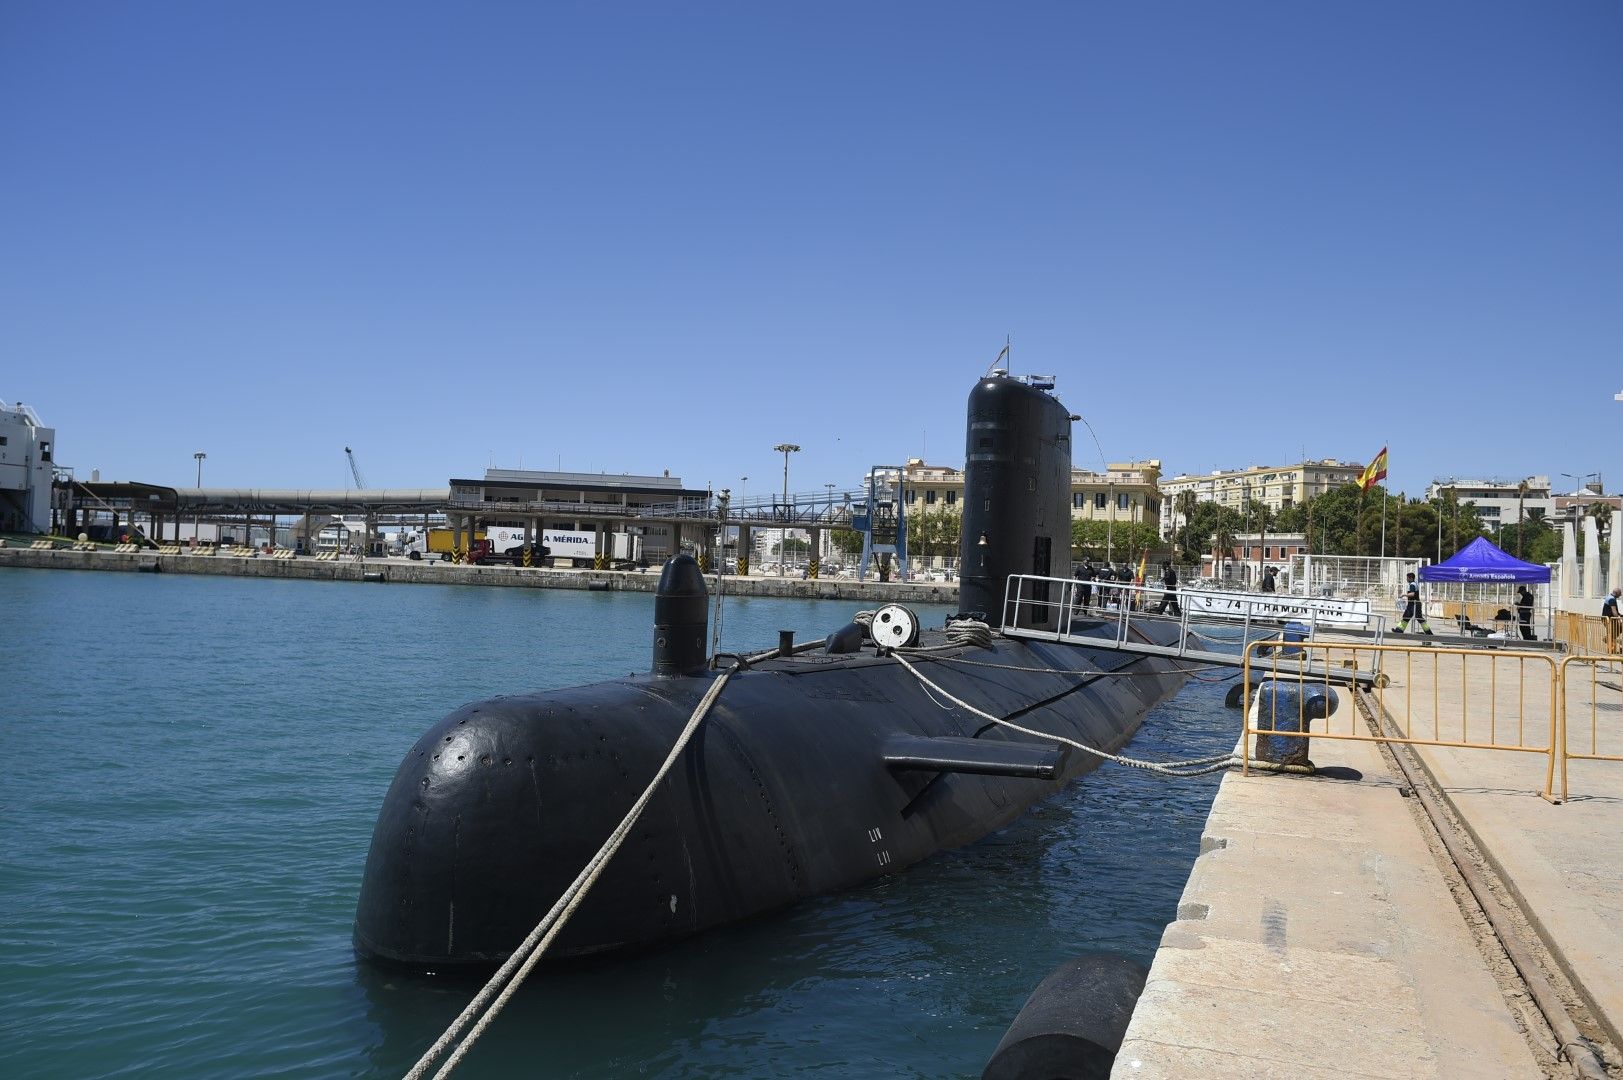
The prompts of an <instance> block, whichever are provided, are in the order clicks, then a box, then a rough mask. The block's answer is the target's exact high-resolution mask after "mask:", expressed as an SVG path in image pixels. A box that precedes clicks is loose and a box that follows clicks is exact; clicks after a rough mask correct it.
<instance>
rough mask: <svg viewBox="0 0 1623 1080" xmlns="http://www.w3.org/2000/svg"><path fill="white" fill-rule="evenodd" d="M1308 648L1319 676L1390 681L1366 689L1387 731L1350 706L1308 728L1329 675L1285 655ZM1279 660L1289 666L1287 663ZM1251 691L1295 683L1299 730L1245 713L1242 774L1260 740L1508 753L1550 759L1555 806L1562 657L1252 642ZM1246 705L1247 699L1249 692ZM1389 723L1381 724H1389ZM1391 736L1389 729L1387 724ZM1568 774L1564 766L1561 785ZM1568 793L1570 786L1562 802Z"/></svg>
mask: <svg viewBox="0 0 1623 1080" xmlns="http://www.w3.org/2000/svg"><path fill="white" fill-rule="evenodd" d="M1292 649H1299V650H1301V654H1300V659H1312V658H1317V659H1318V660H1319V661H1320V663H1319V664H1318V665H1316V666H1317V667H1319V668H1320V669H1321V670H1322V671H1326V672H1327V671H1329V670H1330V669H1331V668H1334V667H1352V668H1354V669H1359V668H1363V667H1370V668H1374V669H1376V670H1379V671H1380V672H1381V673H1382V675H1383V676H1384V677H1383V678H1382V679H1380V680H1378V681H1377V682H1376V684H1375V689H1373V690H1372V691H1369V693H1371V695H1372V696H1373V698H1374V702H1375V705H1376V707H1377V712H1378V713H1379V714H1380V716H1378V717H1377V720H1378V722H1380V730H1379V731H1378V732H1377V731H1370V730H1369V729H1368V728H1367V727H1366V726H1365V725H1363V724H1362V723H1361V722H1360V717H1359V712H1358V710H1357V708H1356V707H1349V706H1352V704H1353V703H1352V702H1350V701H1348V702H1345V703H1343V704H1342V705H1338V707H1337V708H1336V709H1335V710H1334V711H1332V712H1331V713H1330V715H1329V716H1328V717H1327V718H1326V719H1325V721H1324V727H1325V730H1324V731H1322V732H1319V731H1309V718H1308V716H1307V713H1306V704H1307V700H1308V697H1309V695H1308V694H1307V693H1306V692H1305V691H1306V689H1307V688H1308V687H1310V686H1311V687H1313V688H1314V689H1316V690H1324V691H1328V690H1329V689H1330V688H1331V681H1330V679H1329V678H1328V677H1327V676H1323V677H1319V678H1311V677H1309V676H1305V675H1302V674H1299V673H1298V672H1299V670H1300V664H1299V663H1298V662H1297V661H1296V660H1294V659H1292V657H1291V656H1289V655H1285V654H1288V653H1289V651H1290V650H1292ZM1281 659H1284V660H1287V661H1290V663H1289V666H1286V667H1281V666H1280V663H1279V661H1280V660H1281ZM1244 678H1245V685H1246V686H1248V687H1252V686H1255V685H1257V684H1258V683H1260V682H1262V681H1263V680H1265V679H1274V680H1276V681H1278V682H1281V683H1286V684H1289V685H1294V686H1296V688H1297V690H1298V693H1297V694H1295V695H1294V696H1295V699H1296V702H1297V709H1298V715H1297V717H1296V724H1297V727H1296V730H1294V731H1292V730H1289V729H1287V728H1282V727H1280V726H1278V717H1277V716H1275V717H1272V718H1270V719H1271V723H1270V726H1268V727H1266V728H1264V727H1262V726H1260V725H1261V721H1262V717H1261V716H1260V712H1261V710H1260V709H1259V710H1258V713H1259V715H1258V716H1257V717H1256V718H1255V719H1254V718H1253V716H1252V712H1251V709H1250V708H1249V707H1248V708H1247V710H1246V715H1245V721H1244V725H1245V726H1244V735H1243V739H1242V742H1243V744H1244V745H1243V749H1242V771H1243V772H1245V773H1246V774H1249V773H1250V771H1251V758H1252V748H1253V740H1254V739H1255V738H1256V737H1258V736H1264V737H1268V738H1270V739H1279V738H1283V739H1289V738H1293V737H1294V738H1305V737H1311V738H1313V739H1343V740H1354V741H1359V742H1385V743H1403V744H1409V745H1415V746H1438V747H1450V748H1457V749H1471V750H1508V751H1513V752H1518V753H1526V754H1540V755H1543V757H1544V758H1545V776H1544V788H1543V790H1542V791H1541V792H1540V793H1539V794H1540V795H1541V796H1542V797H1543V798H1545V799H1546V800H1550V801H1554V786H1555V769H1556V761H1557V758H1558V757H1560V756H1561V752H1560V747H1561V742H1560V737H1559V736H1560V730H1559V724H1560V718H1559V712H1558V708H1557V690H1558V687H1559V685H1560V684H1559V680H1560V678H1561V673H1560V672H1559V671H1558V670H1557V668H1556V661H1555V658H1554V657H1552V656H1550V655H1548V654H1546V653H1533V652H1513V651H1510V650H1505V649H1460V648H1448V647H1444V646H1406V645H1370V644H1365V643H1362V642H1337V641H1323V640H1321V641H1306V642H1301V643H1299V644H1294V643H1293V644H1292V645H1290V646H1288V647H1286V648H1280V647H1279V646H1278V644H1277V643H1270V642H1253V643H1251V644H1250V645H1247V646H1246V650H1245V664H1244ZM1248 702H1249V695H1248ZM1382 718H1384V721H1383V719H1382ZM1388 723H1389V724H1390V725H1391V728H1392V729H1393V730H1391V731H1388V730H1387V727H1386V725H1387V724H1388ZM1564 774H1565V770H1564V769H1563V781H1564ZM1561 797H1562V798H1563V799H1564V798H1565V797H1566V796H1565V789H1564V787H1563V793H1562V796H1561Z"/></svg>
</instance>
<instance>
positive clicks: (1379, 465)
mask: <svg viewBox="0 0 1623 1080" xmlns="http://www.w3.org/2000/svg"><path fill="white" fill-rule="evenodd" d="M1385 479H1386V447H1384V446H1383V447H1381V452H1380V453H1379V454H1376V455H1375V460H1374V461H1372V462H1370V463H1369V465H1368V466H1367V467H1365V469H1364V471H1363V472H1361V473H1359V474H1358V488H1359V490H1360V491H1368V490H1369V489H1370V488H1372V487H1374V486H1375V485H1376V484H1378V483H1380V482H1381V481H1382V480H1385Z"/></svg>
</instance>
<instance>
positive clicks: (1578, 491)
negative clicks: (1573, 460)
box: [1561, 472, 1600, 495]
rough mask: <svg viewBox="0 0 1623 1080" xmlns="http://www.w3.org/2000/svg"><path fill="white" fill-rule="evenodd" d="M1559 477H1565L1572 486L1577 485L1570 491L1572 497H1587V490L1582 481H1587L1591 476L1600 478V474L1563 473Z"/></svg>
mask: <svg viewBox="0 0 1623 1080" xmlns="http://www.w3.org/2000/svg"><path fill="white" fill-rule="evenodd" d="M1561 475H1562V476H1564V477H1566V478H1567V479H1568V480H1571V481H1572V482H1573V483H1574V484H1576V485H1577V486H1576V487H1575V488H1573V490H1572V493H1573V494H1574V495H1588V494H1589V488H1588V486H1587V485H1586V484H1585V483H1584V481H1585V480H1588V479H1589V478H1590V477H1591V476H1596V477H1598V476H1600V473H1598V472H1586V473H1569V472H1564V473H1562V474H1561Z"/></svg>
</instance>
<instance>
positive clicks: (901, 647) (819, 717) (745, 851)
mask: <svg viewBox="0 0 1623 1080" xmlns="http://www.w3.org/2000/svg"><path fill="white" fill-rule="evenodd" d="M967 414H968V415H967V427H966V441H965V494H964V507H963V512H962V536H961V540H960V545H961V550H960V554H961V556H962V558H961V562H960V568H961V569H960V599H959V615H958V617H957V618H952V617H949V618H948V619H947V621H946V625H945V626H943V627H941V628H939V629H923V628H921V627H919V626H918V625H917V622H918V620H917V618H916V616H914V615H913V613H912V612H911V611H909V610H908V609H906V608H905V607H902V606H900V605H891V606H888V607H886V608H883V609H881V610H880V612H878V613H877V614H874V615H872V618H871V620H867V621H861V622H853V623H852V624H850V625H847V626H845V627H842V628H839V629H838V630H836V631H835V632H833V633H831V634H829V635H828V637H827V638H826V639H824V640H823V641H820V642H817V643H814V644H815V646H816V647H807V646H805V645H803V646H801V647H798V648H797V647H791V644H790V643H789V642H787V641H784V642H780V643H779V648H777V649H776V650H774V651H772V652H770V653H767V652H763V653H762V654H760V655H755V656H749V657H737V656H727V655H723V656H709V655H707V654H706V637H707V632H708V630H707V628H708V611H707V606H708V599H707V597H708V593H707V590H706V586H705V578H704V576H703V574H702V573H701V572H700V569H699V567H698V564H697V563H696V562H695V561H694V560H693V559H692V558H691V557H690V556H687V555H677V556H675V557H673V558H672V559H671V560H670V561H669V562H668V563H667V564H666V565H665V567H664V569H663V572H662V574H661V578H660V583H659V589H658V592H657V593H656V594H655V602H654V620H653V621H654V628H653V663H652V668H651V670H650V672H649V673H648V674H644V675H633V676H627V677H625V678H619V679H613V680H610V681H606V682H599V683H595V684H592V685H588V686H580V687H573V688H567V689H559V690H549V691H545V692H536V693H524V694H515V695H510V696H503V697H496V698H493V699H491V700H488V701H482V702H477V703H474V704H470V705H467V706H464V707H462V708H461V709H458V710H456V711H455V712H452V713H451V714H450V715H448V716H446V717H445V718H444V719H443V720H441V721H440V722H439V723H437V724H435V725H434V726H433V727H431V728H429V730H428V731H427V732H426V733H425V734H424V735H423V736H422V737H421V738H420V739H419V740H418V741H417V743H416V744H415V745H414V746H412V747H411V749H410V750H409V751H408V752H407V753H406V756H405V759H404V761H403V762H402V763H401V765H400V767H399V769H398V771H397V772H396V774H395V776H394V779H393V781H392V782H391V784H390V786H389V789H388V791H387V793H386V794H385V796H384V799H383V804H382V807H381V809H380V811H379V814H378V819H377V823H376V825H375V827H374V830H373V834H372V841H371V846H370V849H369V851H368V853H367V858H366V865H365V870H364V872H363V878H362V884H361V891H360V898H359V901H358V903H357V908H356V919H355V930H354V945H355V949H356V952H357V954H358V955H359V956H360V957H361V958H362V959H363V960H365V961H368V962H372V963H377V964H380V965H383V966H388V967H404V968H408V969H415V970H419V971H431V972H436V973H446V972H455V971H458V970H465V971H473V970H477V969H490V968H493V967H495V966H497V965H499V964H501V963H503V962H504V961H505V960H506V959H507V958H508V957H509V956H510V955H511V954H512V953H513V952H514V950H515V949H517V948H518V947H519V946H520V944H521V943H522V942H523V941H524V939H525V937H526V935H527V934H528V933H529V932H530V931H531V929H532V928H533V927H534V926H535V925H536V923H537V922H538V920H540V919H541V917H542V916H543V915H544V914H545V913H546V912H547V911H548V909H549V908H550V907H551V906H552V905H553V904H554V902H555V901H557V900H558V899H559V897H560V896H561V895H562V894H563V892H564V891H565V889H566V888H567V887H568V886H569V885H570V883H571V881H572V880H573V879H574V878H575V875H576V874H577V872H579V871H580V870H581V868H582V867H583V866H585V865H586V864H587V863H588V861H589V860H591V859H592V858H593V857H594V855H595V853H596V852H597V851H598V849H599V846H600V845H602V844H603V842H604V840H605V839H606V838H607V837H608V836H609V835H610V834H611V832H613V831H614V830H615V829H616V827H617V825H618V824H619V823H620V821H621V818H622V817H623V816H624V815H625V814H626V812H627V810H628V809H629V808H630V807H631V806H632V805H633V803H635V802H636V801H637V800H638V799H639V797H641V796H642V795H643V794H644V792H645V789H647V788H648V786H649V784H650V781H651V780H652V779H653V777H654V776H655V775H656V772H657V771H658V770H659V769H660V767H661V764H662V762H664V761H665V759H666V757H667V755H668V754H669V752H670V751H671V749H672V747H673V746H674V745H675V744H676V741H677V738H678V734H679V733H681V732H682V731H683V730H684V728H685V726H686V725H688V724H689V721H690V719H691V718H693V717H694V716H695V714H696V712H697V711H699V710H701V709H705V708H707V709H708V711H707V712H705V713H704V716H703V720H702V723H700V724H699V725H698V726H697V728H696V729H695V730H694V731H693V734H692V736H691V741H689V742H688V743H687V745H686V746H685V747H684V749H683V750H682V753H681V755H680V756H679V757H678V758H677V760H676V763H675V765H674V767H672V768H671V769H670V771H669V772H668V773H666V774H665V776H664V779H663V780H661V781H660V782H659V784H658V785H656V787H655V788H654V790H653V792H652V798H651V801H650V802H649V803H648V804H647V806H646V810H645V811H644V812H643V813H642V814H641V816H640V817H639V818H638V819H637V821H636V824H635V825H634V827H632V829H631V830H630V832H629V833H627V834H625V836H624V839H623V841H622V843H621V845H620V847H619V848H618V849H617V850H616V851H615V852H614V854H613V856H612V857H611V858H610V859H609V861H608V862H607V864H606V865H605V866H604V868H603V871H602V876H601V878H600V879H599V880H598V881H597V883H596V885H595V887H594V888H593V889H592V890H591V891H590V893H588V894H587V895H586V896H585V897H584V899H583V900H582V901H581V903H580V905H579V907H578V909H577V910H576V911H575V912H574V914H573V917H572V918H570V919H569V921H568V922H567V924H566V925H564V926H563V928H562V930H561V931H560V932H559V934H558V936H557V938H556V940H555V941H554V942H553V945H552V948H551V949H550V951H549V952H548V953H547V957H548V960H549V961H552V960H557V959H563V958H569V957H582V956H588V955H591V954H598V953H607V952H611V951H615V950H631V949H641V948H647V947H652V946H656V945H659V944H661V943H664V942H667V941H670V940H673V939H676V938H680V937H686V936H689V935H693V934H697V933H700V932H702V931H704V930H707V929H709V928H712V927H716V926H720V925H722V924H726V923H730V922H734V921H737V920H742V919H746V918H750V917H752V916H757V915H760V914H763V913H765V912H769V911H772V910H774V909H778V908H783V907H786V906H788V905H791V904H794V903H796V902H798V901H800V900H803V899H806V898H808V897H812V896H816V895H819V894H824V893H830V892H834V891H837V890H842V889H848V888H850V887H852V886H855V885H858V884H861V883H862V882H865V881H868V880H870V879H873V878H877V877H880V876H883V875H887V874H894V873H897V872H899V871H901V870H903V869H904V868H906V867H907V866H909V865H911V864H913V863H916V862H919V861H920V860H922V859H925V858H928V857H929V856H930V855H932V854H934V853H936V852H939V851H942V850H944V849H948V848H953V847H958V846H961V845H964V844H968V843H971V842H972V841H975V840H977V839H979V838H981V837H983V836H985V835H987V834H988V833H990V832H992V831H993V830H995V829H998V828H1000V827H1002V826H1004V825H1006V824H1008V823H1009V822H1011V821H1013V820H1014V819H1015V818H1017V817H1019V816H1020V815H1021V814H1022V813H1024V812H1025V810H1026V809H1027V808H1028V807H1030V806H1031V805H1032V804H1033V803H1034V802H1036V801H1038V800H1040V799H1042V798H1044V797H1045V796H1048V795H1050V794H1052V793H1054V792H1055V791H1057V790H1059V789H1060V788H1061V787H1062V786H1064V785H1065V784H1067V783H1068V782H1070V781H1072V780H1075V779H1076V778H1077V777H1079V776H1081V775H1083V774H1085V773H1086V772H1088V771H1090V770H1091V769H1093V768H1094V767H1096V766H1097V765H1098V764H1099V762H1100V758H1099V757H1098V756H1096V755H1095V754H1092V753H1083V752H1079V751H1077V750H1076V749H1075V748H1073V747H1071V746H1069V745H1066V744H1065V743H1062V742H1059V741H1057V740H1056V738H1050V737H1037V736H1036V735H1026V734H1021V733H1018V732H1013V731H1011V730H1010V729H1009V728H1007V727H1005V726H1003V725H1002V724H999V723H995V722H993V721H992V720H990V719H988V717H997V718H1001V719H1003V720H1006V721H1009V722H1011V723H1015V724H1018V725H1019V726H1020V727H1022V728H1024V729H1026V730H1028V731H1034V732H1038V733H1046V734H1048V735H1052V736H1055V737H1063V738H1064V739H1068V740H1074V741H1077V742H1080V743H1082V744H1084V745H1086V746H1088V747H1092V748H1095V749H1096V750H1098V751H1101V752H1107V753H1108V752H1114V751H1116V750H1119V749H1120V748H1121V747H1122V746H1124V745H1125V744H1126V743H1127V742H1128V740H1129V739H1131V737H1132V735H1133V734H1134V732H1135V731H1136V730H1137V729H1138V727H1139V725H1140V724H1141V723H1142V721H1143V718H1144V715H1145V713H1147V712H1148V711H1149V710H1150V709H1151V708H1152V707H1154V706H1155V705H1156V704H1158V703H1159V702H1161V701H1163V700H1165V699H1166V698H1168V697H1170V696H1171V695H1173V694H1175V693H1176V692H1177V691H1178V690H1179V689H1180V688H1181V687H1182V685H1183V684H1184V681H1185V679H1186V677H1187V676H1186V674H1185V673H1184V672H1183V671H1182V670H1181V669H1180V665H1179V664H1178V662H1177V661H1176V660H1173V659H1169V658H1167V657H1164V656H1154V655H1143V654H1134V653H1128V652H1123V651H1120V650H1116V649H1112V648H1110V647H1109V646H1110V644H1111V643H1112V642H1113V641H1114V639H1115V635H1116V633H1117V627H1116V624H1115V620H1114V619H1112V620H1111V621H1110V622H1109V623H1108V624H1107V623H1105V622H1103V621H1098V622H1088V621H1084V620H1083V619H1082V618H1081V617H1080V616H1077V617H1076V618H1074V619H1073V620H1072V621H1071V622H1070V624H1069V628H1070V631H1071V635H1072V636H1073V637H1074V635H1076V634H1078V633H1081V634H1082V635H1083V636H1084V637H1086V636H1089V635H1094V634H1096V635H1097V636H1098V638H1099V640H1100V645H1099V646H1098V647H1093V646H1090V645H1086V644H1072V643H1070V640H1069V639H1068V640H1067V641H1064V642H1062V641H1058V640H1048V641H1044V640H1041V639H1040V637H1038V636H1033V635H1032V634H1025V635H1021V636H1015V635H1013V634H1010V633H1009V632H1007V631H1008V630H1009V629H1011V628H1012V629H1014V630H1017V631H1018V630H1020V629H1026V630H1030V631H1037V632H1040V631H1043V630H1053V629H1055V625H1054V624H1055V621H1056V620H1057V619H1058V617H1059V613H1057V612H1056V611H1055V610H1054V609H1053V604H1055V603H1057V602H1058V601H1059V599H1060V598H1061V597H1062V596H1064V595H1065V594H1064V592H1063V591H1062V588H1063V582H1064V580H1065V579H1068V578H1069V577H1070V573H1071V558H1070V548H1071V499H1070V490H1071V416H1070V412H1069V410H1068V409H1066V408H1065V407H1064V406H1063V405H1062V404H1061V403H1060V401H1059V400H1058V398H1057V397H1056V396H1055V394H1054V392H1053V382H1052V380H1045V379H1039V378H1035V377H1021V376H1011V375H1009V374H1008V373H1007V372H1004V371H1001V370H994V371H993V372H990V373H988V374H987V375H986V376H985V377H984V378H982V379H981V380H979V381H978V382H977V383H976V385H975V386H974V387H973V389H972V390H971V391H970V394H969V400H968V410H967ZM1017 575H1029V576H1017ZM1037 579H1052V580H1037ZM1011 580H1013V581H1017V582H1019V590H1018V591H1019V593H1020V595H1019V599H1020V600H1021V601H1022V602H1021V603H1018V604H1016V603H1014V602H1013V600H1012V599H1011V596H1010V582H1011ZM1050 597H1052V600H1050ZM1045 605H1047V606H1045ZM987 613H992V614H991V615H990V616H989V615H988V614H987ZM966 629H967V630H968V631H970V632H966ZM976 630H978V633H977V632H973V631H976ZM1129 632H1131V633H1133V634H1135V635H1140V636H1142V637H1143V639H1144V640H1145V641H1146V642H1148V643H1153V644H1158V645H1168V644H1174V643H1176V640H1177V637H1178V633H1179V631H1178V628H1177V624H1176V621H1168V622H1165V623H1158V622H1155V621H1153V620H1146V621H1145V622H1144V624H1143V625H1142V626H1140V625H1139V624H1138V623H1137V622H1136V621H1135V622H1134V624H1133V625H1132V626H1131V627H1130V629H1129ZM1056 636H1057V635H1056ZM723 669H725V672H724V670H723ZM920 676H924V678H921V677H920ZM925 679H927V680H928V682H926V681H925ZM718 680H721V681H722V685H721V687H720V693H719V694H713V695H712V694H711V691H712V690H713V689H714V688H715V687H716V683H717V682H718ZM932 684H933V685H932ZM707 695H709V696H708V697H707ZM953 699H956V701H954V700H953ZM960 703H961V704H960ZM964 705H968V706H972V707H973V710H972V709H970V708H965V707H963V706H964Z"/></svg>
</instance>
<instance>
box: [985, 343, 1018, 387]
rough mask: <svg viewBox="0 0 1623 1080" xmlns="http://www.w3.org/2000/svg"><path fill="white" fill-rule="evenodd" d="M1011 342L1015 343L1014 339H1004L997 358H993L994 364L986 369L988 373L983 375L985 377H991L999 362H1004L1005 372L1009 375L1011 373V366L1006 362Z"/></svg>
mask: <svg viewBox="0 0 1623 1080" xmlns="http://www.w3.org/2000/svg"><path fill="white" fill-rule="evenodd" d="M1011 344H1013V341H1012V339H1010V338H1004V339H1003V348H1002V349H1000V350H999V351H998V354H997V359H996V360H993V361H992V366H991V367H989V368H987V369H986V374H985V375H984V376H983V378H988V379H989V378H991V377H992V373H993V372H994V371H996V370H997V369H998V368H997V366H998V365H999V364H1003V374H1005V375H1007V374H1008V373H1009V366H1008V364H1006V363H1004V362H1005V361H1006V360H1008V359H1009V346H1010V345H1011Z"/></svg>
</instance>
